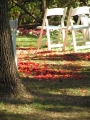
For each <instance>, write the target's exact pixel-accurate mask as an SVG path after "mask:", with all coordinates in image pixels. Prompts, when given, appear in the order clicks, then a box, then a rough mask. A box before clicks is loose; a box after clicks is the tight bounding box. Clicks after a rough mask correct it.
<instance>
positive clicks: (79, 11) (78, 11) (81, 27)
mask: <svg viewBox="0 0 90 120" xmlns="http://www.w3.org/2000/svg"><path fill="white" fill-rule="evenodd" d="M85 14H86V15H88V17H89V16H90V7H88V6H83V7H77V8H70V11H69V16H68V20H67V26H66V28H64V29H65V31H66V33H65V39H64V42H63V48H62V50H63V51H65V48H66V42H67V37H68V31H69V30H70V31H71V32H72V39H73V47H74V52H77V50H78V49H86V48H90V42H87V35H88V30H89V27H90V23H89V21H90V20H89V19H88V18H87V24H79V22H80V20H81V17H82V16H83V15H85ZM76 15H78V16H79V17H78V22H77V23H76V24H75V23H73V20H72V17H73V16H76ZM77 31H84V32H82V33H83V35H82V37H83V41H82V44H79V45H78V41H77V39H76V34H77ZM79 39H80V38H79Z"/></svg>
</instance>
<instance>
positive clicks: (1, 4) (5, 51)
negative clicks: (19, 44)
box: [0, 0, 25, 96]
mask: <svg viewBox="0 0 90 120" xmlns="http://www.w3.org/2000/svg"><path fill="white" fill-rule="evenodd" d="M24 90H25V87H24V85H23V84H22V82H21V80H20V78H19V75H18V72H17V67H16V64H15V59H14V53H13V45H12V38H11V32H10V25H9V17H8V0H0V95H2V96H3V95H16V94H18V93H22V92H23V91H24Z"/></svg>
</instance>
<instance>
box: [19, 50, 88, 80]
mask: <svg viewBox="0 0 90 120" xmlns="http://www.w3.org/2000/svg"><path fill="white" fill-rule="evenodd" d="M17 57H18V71H19V73H20V76H21V77H27V78H34V79H37V80H54V81H58V80H68V79H75V80H78V79H85V78H86V77H87V75H86V74H83V71H85V70H86V69H85V68H87V66H88V65H89V64H90V62H89V61H90V53H89V52H88V53H73V52H62V51H60V50H51V51H48V50H37V49H36V48H18V49H17Z"/></svg>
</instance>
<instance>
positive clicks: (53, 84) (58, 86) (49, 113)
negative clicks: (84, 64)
mask: <svg viewBox="0 0 90 120" xmlns="http://www.w3.org/2000/svg"><path fill="white" fill-rule="evenodd" d="M22 80H23V82H24V84H25V86H26V87H27V90H28V91H29V92H30V94H31V95H32V96H33V98H32V100H30V99H29V100H25V99H20V100H18V99H15V100H9V99H5V100H1V99H0V101H1V102H4V104H10V105H16V106H18V105H26V104H27V105H28V106H33V107H32V108H34V109H35V110H36V111H32V113H29V111H28V112H27V114H26V113H25V114H24V113H22V114H21V113H20V114H19V113H18V114H14V113H10V112H9V113H8V112H7V110H2V111H0V120H22V119H23V120H89V119H90V115H89V113H90V96H89V95H90V93H89V95H84V96H83V95H79V94H78V95H75V93H74V94H73V93H71V94H70V93H69V91H68V89H73V90H74V89H79V88H81V89H85V88H89V87H90V81H89V80H65V81H63V82H60V81H45V80H42V81H37V80H35V79H29V78H22ZM76 92H77V91H76ZM89 92H90V91H89ZM77 114H78V115H77ZM67 116H68V117H67Z"/></svg>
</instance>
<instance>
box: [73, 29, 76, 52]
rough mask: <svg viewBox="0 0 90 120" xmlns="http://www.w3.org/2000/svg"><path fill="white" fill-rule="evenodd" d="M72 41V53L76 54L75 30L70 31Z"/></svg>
mask: <svg viewBox="0 0 90 120" xmlns="http://www.w3.org/2000/svg"><path fill="white" fill-rule="evenodd" d="M72 39H73V47H74V52H77V43H76V34H75V30H72Z"/></svg>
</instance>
